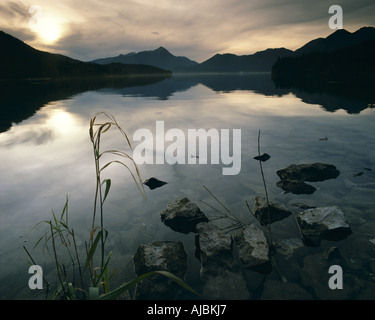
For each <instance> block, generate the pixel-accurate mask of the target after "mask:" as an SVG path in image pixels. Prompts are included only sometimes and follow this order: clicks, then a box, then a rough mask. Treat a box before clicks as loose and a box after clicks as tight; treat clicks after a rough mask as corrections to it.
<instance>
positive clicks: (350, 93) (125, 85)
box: [0, 73, 375, 132]
mask: <svg viewBox="0 0 375 320" xmlns="http://www.w3.org/2000/svg"><path fill="white" fill-rule="evenodd" d="M197 84H202V85H205V86H206V87H208V88H210V89H212V90H213V91H217V92H231V91H240V90H241V91H251V92H255V93H259V94H264V95H267V96H283V95H286V94H289V93H293V94H295V95H296V96H297V97H299V98H301V99H302V100H303V101H304V102H305V103H308V104H318V105H321V106H322V108H323V109H325V110H327V111H335V110H338V109H344V110H346V111H347V112H348V113H359V112H360V111H362V110H364V109H366V108H368V107H369V106H370V105H371V104H374V102H375V92H374V91H373V90H368V89H366V88H356V90H353V88H350V87H349V88H348V87H343V86H342V85H339V84H330V85H327V86H319V87H314V86H310V87H307V88H306V90H300V89H295V88H293V89H285V88H284V89H283V88H278V87H276V86H275V84H274V83H273V81H272V80H271V75H270V74H254V73H252V74H232V75H229V74H225V75H220V74H211V75H208V74H206V75H204V74H190V75H186V76H175V77H172V78H168V79H164V80H162V81H160V78H145V77H139V78H132V79H112V80H111V81H109V80H104V79H101V80H100V79H96V81H90V82H86V83H85V82H82V81H78V80H77V81H62V80H61V81H36V80H35V81H22V82H21V81H17V82H16V81H14V82H10V81H7V82H5V81H4V82H3V83H2V84H1V86H0V95H1V97H2V104H1V105H2V106H3V107H2V108H1V110H0V132H3V131H6V130H8V129H9V128H10V127H11V125H12V123H19V122H21V121H22V120H24V119H27V118H29V117H31V116H32V115H33V114H34V113H35V112H36V111H37V110H38V109H39V108H41V107H43V106H44V105H46V104H48V103H49V102H51V101H57V100H63V99H68V98H70V97H72V96H74V95H76V94H79V93H81V92H86V91H94V90H95V91H99V92H102V93H111V94H120V95H123V96H133V97H151V98H154V99H155V98H156V99H160V100H167V99H169V98H170V97H171V96H173V94H174V93H176V92H181V91H186V90H188V89H190V88H192V87H194V86H196V85H197ZM21 93H22V94H21Z"/></svg>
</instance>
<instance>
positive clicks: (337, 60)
mask: <svg viewBox="0 0 375 320" xmlns="http://www.w3.org/2000/svg"><path fill="white" fill-rule="evenodd" d="M272 78H273V80H274V82H275V83H276V84H277V85H280V86H282V87H295V86H299V87H300V88H301V89H302V87H303V86H304V87H305V88H307V87H310V89H311V87H312V86H313V85H314V86H316V87H318V86H321V84H322V83H333V82H340V83H343V82H346V83H352V84H354V85H356V86H369V85H370V86H371V84H373V83H374V82H375V28H371V27H364V28H361V29H359V30H358V31H356V32H354V33H350V32H348V31H346V30H344V29H342V30H338V31H336V32H334V33H333V34H331V35H330V36H328V37H327V38H319V39H316V40H313V41H310V42H309V43H307V44H306V45H305V46H303V47H302V48H300V49H298V50H296V51H295V52H294V54H293V55H292V56H289V57H284V58H279V59H278V60H277V61H276V62H275V63H274V65H273V66H272ZM370 89H371V90H373V89H372V88H370Z"/></svg>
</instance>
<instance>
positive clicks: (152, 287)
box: [133, 241, 187, 300]
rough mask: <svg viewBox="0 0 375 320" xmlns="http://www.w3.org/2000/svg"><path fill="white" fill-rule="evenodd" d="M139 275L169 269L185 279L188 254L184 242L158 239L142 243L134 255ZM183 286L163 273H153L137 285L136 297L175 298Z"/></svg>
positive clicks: (142, 298)
mask: <svg viewBox="0 0 375 320" xmlns="http://www.w3.org/2000/svg"><path fill="white" fill-rule="evenodd" d="M133 262H134V268H135V272H136V274H137V276H140V275H142V274H144V273H147V272H150V271H168V272H170V273H172V274H173V275H175V276H177V277H179V278H180V279H183V278H184V276H185V273H186V268H187V254H186V252H185V250H184V246H183V244H182V242H180V241H178V242H172V241H156V242H150V243H147V244H143V245H140V246H139V247H138V250H137V252H136V254H135V255H134V257H133ZM181 289H182V288H181V287H180V286H179V285H177V284H176V283H175V282H174V281H173V280H171V279H169V278H167V277H165V276H163V275H153V276H151V277H150V278H147V279H145V280H144V281H142V282H140V283H138V284H137V286H136V290H135V299H138V300H144V299H166V300H169V299H174V298H175V296H176V294H177V293H178V292H179V291H180V290H181Z"/></svg>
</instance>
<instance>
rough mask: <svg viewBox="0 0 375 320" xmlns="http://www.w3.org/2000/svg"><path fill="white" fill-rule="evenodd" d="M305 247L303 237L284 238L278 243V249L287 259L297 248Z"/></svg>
mask: <svg viewBox="0 0 375 320" xmlns="http://www.w3.org/2000/svg"><path fill="white" fill-rule="evenodd" d="M303 247H304V244H303V241H302V240H301V238H291V239H282V240H280V241H278V242H277V243H276V251H277V252H278V253H280V254H282V255H283V256H284V257H285V259H289V258H290V257H292V255H293V253H294V252H295V251H296V250H298V249H299V248H303Z"/></svg>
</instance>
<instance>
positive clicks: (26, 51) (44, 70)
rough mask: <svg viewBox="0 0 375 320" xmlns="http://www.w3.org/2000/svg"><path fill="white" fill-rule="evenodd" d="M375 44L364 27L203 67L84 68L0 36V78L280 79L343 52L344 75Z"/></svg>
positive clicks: (136, 57)
mask: <svg viewBox="0 0 375 320" xmlns="http://www.w3.org/2000/svg"><path fill="white" fill-rule="evenodd" d="M372 42H374V43H375V28H374V27H363V28H361V29H359V30H357V31H356V32H353V33H351V32H348V31H346V30H344V29H340V30H337V31H335V32H333V33H332V34H331V35H329V36H328V37H326V38H318V39H314V40H312V41H310V42H308V43H306V44H305V45H304V46H302V47H301V48H299V49H297V50H294V51H293V50H289V49H286V48H272V49H271V48H270V49H266V50H263V51H259V52H256V53H254V54H250V55H235V54H230V53H227V54H216V55H214V56H213V57H211V58H209V59H207V60H206V61H204V62H202V63H198V62H196V61H193V60H191V59H189V58H187V57H184V56H175V55H173V54H172V53H170V52H169V51H168V50H167V49H165V48H164V47H159V48H157V49H156V50H151V51H141V52H138V53H136V52H131V53H127V54H120V55H118V56H116V57H108V58H101V59H96V60H93V61H89V62H83V61H79V60H75V59H72V58H69V57H66V56H63V55H60V54H52V53H48V52H43V51H39V50H36V49H34V48H32V47H30V46H28V45H27V44H25V43H23V42H22V41H20V40H18V39H16V38H14V37H12V36H11V35H8V34H6V33H4V32H2V31H0V47H1V48H2V50H1V51H0V78H3V79H4V78H8V79H9V78H58V77H102V76H113V75H116V76H118V75H129V74H159V75H163V76H168V75H170V72H168V71H171V72H198V73H206V72H271V71H272V72H273V74H276V75H281V74H283V73H285V72H287V71H288V68H291V69H294V70H297V69H298V68H297V67H296V65H295V66H292V65H293V63H295V62H297V61H298V60H297V58H299V59H302V57H303V59H306V56H309V55H311V54H317V53H319V54H320V57H323V56H324V57H326V56H327V55H329V54H330V55H331V56H332V53H333V52H336V53H337V50H343V51H342V52H341V53H340V54H341V55H342V54H344V53H343V52H346V53H345V55H347V58H346V59H345V61H346V65H343V66H342V69H343V70H345V69H346V68H348V64H350V63H349V62H350V56H348V55H350V54H354V53H356V54H357V53H358V52H357V51H361V50H368V48H367V47H364V46H363V44H364V43H370V44H368V46H370V49H371V48H372ZM356 46H357V47H356ZM346 48H352V49H351V50H348V49H346ZM325 59H328V58H327V57H326V58H325ZM330 59H334V58H332V57H331V58H330ZM348 59H349V60H348ZM366 59H367V60H368V55H366ZM367 60H366V61H367ZM373 60H374V58H370V63H371V61H373ZM319 61H320V60H319V59H316V58H315V59H311V60H310V61H307V60H306V61H305V62H304V63H301V61H300V63H299V64H298V66H299V67H301V66H302V67H304V68H306V67H307V66H308V67H309V68H308V69H303V68H302V69H301V70H300V71H301V72H302V71H303V70H314V69H315V67H314V66H315V64H319ZM281 62H283V63H281ZM277 63H278V64H277ZM326 64H328V62H326ZM275 66H276V68H275ZM280 66H281V67H280ZM166 70H168V71H166ZM371 70H372V69H371ZM295 74H297V72H295Z"/></svg>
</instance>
